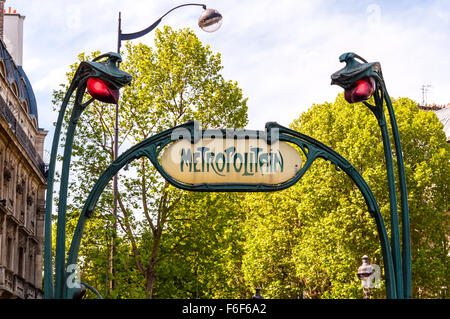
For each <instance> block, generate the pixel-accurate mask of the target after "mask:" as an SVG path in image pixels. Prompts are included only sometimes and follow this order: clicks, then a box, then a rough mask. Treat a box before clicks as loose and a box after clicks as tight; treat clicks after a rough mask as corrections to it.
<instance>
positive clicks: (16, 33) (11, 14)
mask: <svg viewBox="0 0 450 319" xmlns="http://www.w3.org/2000/svg"><path fill="white" fill-rule="evenodd" d="M0 1H1V2H4V1H2V0H0ZM1 5H3V3H2V4H0V6H1ZM2 12H3V42H4V43H5V45H6V48H7V49H8V52H9V54H11V56H12V58H13V59H14V62H15V63H16V65H17V66H22V58H23V20H25V16H22V15H20V14H18V13H17V11H16V10H11V7H9V8H8V10H5V9H3V10H2Z"/></svg>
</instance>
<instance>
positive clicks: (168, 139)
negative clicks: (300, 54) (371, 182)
mask: <svg viewBox="0 0 450 319" xmlns="http://www.w3.org/2000/svg"><path fill="white" fill-rule="evenodd" d="M196 127H197V128H198V125H197V122H188V123H186V124H183V125H180V126H177V127H174V128H171V129H169V130H166V131H164V132H161V133H159V134H156V135H154V136H152V137H150V138H148V139H146V140H144V141H142V142H141V143H139V144H137V145H135V146H133V147H132V148H130V149H129V150H127V151H126V152H124V153H123V154H122V155H121V156H119V157H118V158H117V160H116V161H114V162H113V163H112V164H111V165H110V166H109V167H108V168H107V169H106V170H105V172H104V173H103V174H102V175H101V176H100V178H99V179H98V181H97V183H96V184H95V185H94V187H93V188H92V190H91V192H90V193H89V196H88V198H87V200H86V202H85V205H84V207H83V210H82V212H81V215H80V217H79V220H78V224H77V228H76V230H75V233H74V236H73V240H72V243H71V246H70V250H69V257H68V261H67V265H71V264H76V261H77V256H78V250H79V247H80V243H81V238H82V235H83V230H84V226H85V224H86V221H87V220H88V219H89V218H91V217H92V216H93V213H94V210H95V205H96V203H97V201H98V199H99V197H100V195H101V193H102V192H103V190H104V188H105V187H106V185H107V184H108V183H109V181H110V180H111V179H112V178H113V177H114V175H115V174H117V172H118V171H119V170H120V169H121V168H122V167H124V166H125V165H126V164H127V163H130V162H131V161H133V160H136V159H138V158H141V157H143V156H144V157H147V158H148V159H150V161H151V162H152V164H153V165H154V166H155V168H156V169H157V170H158V171H159V173H160V174H161V175H162V176H163V177H164V178H165V179H166V180H167V181H169V183H171V184H172V185H173V186H175V187H178V188H180V189H184V190H187V191H199V192H268V191H279V190H282V189H286V188H288V187H291V186H292V185H294V184H295V183H297V182H298V181H299V180H300V178H301V177H302V176H303V175H304V174H305V173H306V171H307V170H308V169H309V167H310V166H311V164H312V163H313V162H314V161H315V160H316V159H318V158H322V159H325V160H328V161H331V162H332V163H333V164H335V165H336V169H338V170H340V169H341V170H342V171H344V172H345V173H346V174H347V175H348V176H349V177H350V178H351V179H352V180H353V181H354V182H355V184H356V185H357V186H358V188H359V190H360V191H361V193H362V195H363V196H364V199H365V201H366V204H367V208H368V211H369V213H370V214H371V216H372V217H373V218H374V219H375V222H376V225H377V230H378V233H379V237H380V244H381V248H382V254H383V260H384V269H385V275H386V294H387V297H388V298H396V297H397V294H396V287H395V283H396V281H395V278H394V275H395V273H394V268H393V263H392V256H391V253H390V250H389V239H388V236H387V232H386V228H385V226H384V222H383V219H382V217H381V213H380V209H379V206H378V204H377V202H376V199H375V197H374V195H373V193H372V191H371V190H370V188H369V186H368V185H367V183H366V182H365V181H364V179H363V178H362V176H361V174H360V173H359V172H358V171H357V170H356V169H355V168H354V167H353V166H352V165H351V164H350V163H349V162H348V161H347V160H346V159H345V158H343V157H342V156H341V155H339V154H338V153H337V152H335V151H334V150H332V149H331V148H329V147H328V146H326V145H324V144H322V143H321V142H319V141H317V140H315V139H313V138H311V137H309V136H306V135H304V134H301V133H299V132H296V131H293V130H291V129H288V128H286V127H283V126H281V125H279V124H277V123H268V124H267V125H266V132H262V131H249V130H244V131H242V132H241V133H242V136H237V138H246V136H247V137H248V138H262V137H263V136H264V137H265V138H266V142H267V143H268V144H270V143H273V142H274V141H276V140H279V141H284V142H289V143H292V144H294V145H296V146H298V147H299V148H300V149H301V150H302V152H303V154H304V155H305V157H306V159H307V160H306V162H305V164H304V165H303V167H302V168H301V169H300V170H299V171H298V172H297V174H296V176H295V177H294V178H292V179H291V180H289V181H287V182H285V183H282V184H279V185H268V184H238V183H236V184H228V183H224V184H183V183H180V182H179V181H177V180H175V179H173V178H172V177H171V176H170V175H169V174H167V173H166V172H165V171H164V169H163V167H162V166H161V164H160V162H159V160H158V157H159V155H160V153H161V151H162V150H163V149H164V148H165V147H166V146H167V145H169V144H170V143H172V142H174V141H176V140H179V139H182V138H188V139H190V141H191V143H195V142H196V141H197V140H198V139H199V138H201V136H205V135H206V136H211V135H216V136H217V133H218V131H217V130H215V131H214V132H215V133H214V134H212V133H211V131H208V130H198V129H197V130H196ZM219 132H221V133H222V134H225V131H219ZM68 275H69V274H66V276H68ZM65 289H66V290H65V292H64V298H71V297H72V296H73V294H74V293H75V292H76V291H75V290H74V289H70V288H68V287H65Z"/></svg>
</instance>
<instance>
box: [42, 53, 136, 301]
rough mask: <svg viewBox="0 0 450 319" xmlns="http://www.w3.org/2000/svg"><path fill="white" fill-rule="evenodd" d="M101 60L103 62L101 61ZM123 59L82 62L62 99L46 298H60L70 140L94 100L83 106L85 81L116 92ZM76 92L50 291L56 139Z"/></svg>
mask: <svg viewBox="0 0 450 319" xmlns="http://www.w3.org/2000/svg"><path fill="white" fill-rule="evenodd" d="M101 59H105V60H103V61H100V60H101ZM121 60H122V59H121V57H120V55H119V54H117V53H114V52H109V53H106V54H103V55H100V56H98V57H96V58H95V59H94V60H93V61H83V62H81V63H80V65H79V66H78V69H77V71H76V72H75V75H74V77H73V79H72V81H71V83H70V86H69V89H68V90H67V93H66V95H65V97H64V100H63V103H62V105H61V109H60V111H59V114H58V119H57V122H56V126H55V133H54V135H53V143H52V151H51V154H50V164H49V169H48V180H47V193H46V201H45V202H46V207H45V221H44V224H45V227H44V228H45V235H44V237H45V242H44V247H45V249H44V294H45V298H46V299H48V298H55V297H56V298H60V297H61V296H62V287H63V282H62V280H63V278H64V274H65V270H64V257H65V228H66V227H65V225H66V216H65V214H66V204H67V187H68V177H69V166H70V158H71V153H72V145H73V138H74V134H75V128H76V125H77V123H78V119H79V117H80V116H81V114H82V112H83V111H84V110H85V109H86V107H87V106H88V105H89V104H90V103H92V102H93V101H94V99H90V100H89V101H87V102H85V103H83V102H82V101H83V96H84V92H85V90H86V82H87V80H88V79H89V78H90V77H98V78H100V79H102V80H105V81H106V82H108V83H110V85H112V86H113V87H114V88H116V89H119V88H121V87H123V86H124V85H127V84H129V83H130V82H131V75H129V74H128V73H126V72H124V71H122V70H120V69H118V67H117V64H118V62H120V61H121ZM75 91H76V93H75V103H74V106H73V109H72V113H71V117H70V121H69V126H68V129H67V133H66V142H65V147H64V160H63V164H62V171H61V186H60V197H59V205H58V228H57V238H56V241H57V242H56V256H55V265H56V266H55V268H56V269H55V289H54V288H53V263H52V252H51V249H52V220H51V219H52V203H53V184H54V175H55V166H56V156H57V153H58V146H59V139H60V134H61V128H62V123H63V120H64V116H65V113H66V108H67V105H68V104H69V101H70V99H71V97H72V95H73V93H74V92H75Z"/></svg>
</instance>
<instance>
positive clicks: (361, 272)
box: [356, 255, 375, 281]
mask: <svg viewBox="0 0 450 319" xmlns="http://www.w3.org/2000/svg"><path fill="white" fill-rule="evenodd" d="M362 262H363V263H362V265H361V266H359V268H358V272H357V273H356V275H357V276H358V278H359V279H361V280H363V281H364V280H366V279H368V278H369V277H370V276H371V275H372V274H373V273H374V272H375V269H374V268H373V267H372V265H370V264H369V257H367V256H366V255H364V256H363V257H362Z"/></svg>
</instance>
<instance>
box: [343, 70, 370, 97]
mask: <svg viewBox="0 0 450 319" xmlns="http://www.w3.org/2000/svg"><path fill="white" fill-rule="evenodd" d="M374 92H375V79H374V78H373V77H371V76H369V77H364V78H362V79H359V80H358V81H356V82H355V83H353V85H352V86H351V87H350V88H349V89H346V90H345V92H344V97H345V100H346V101H347V102H349V103H356V102H361V101H365V100H368V99H369V98H370V97H371V96H372V95H373V93H374Z"/></svg>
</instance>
